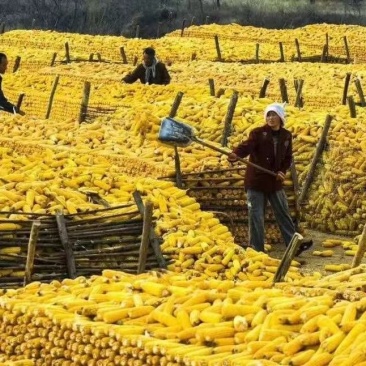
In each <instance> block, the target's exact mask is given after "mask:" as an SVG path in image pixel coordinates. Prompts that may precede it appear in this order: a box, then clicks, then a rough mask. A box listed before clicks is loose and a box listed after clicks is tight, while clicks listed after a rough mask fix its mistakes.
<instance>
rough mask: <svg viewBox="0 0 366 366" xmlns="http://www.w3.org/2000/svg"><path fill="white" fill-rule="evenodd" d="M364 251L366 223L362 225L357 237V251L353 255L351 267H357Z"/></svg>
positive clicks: (365, 245)
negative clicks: (360, 232)
mask: <svg viewBox="0 0 366 366" xmlns="http://www.w3.org/2000/svg"><path fill="white" fill-rule="evenodd" d="M365 251H366V224H365V225H364V226H363V230H362V234H361V235H360V237H359V239H358V247H357V252H356V254H355V256H354V257H353V261H352V266H351V267H352V268H355V267H358V266H359V265H360V264H361V262H362V258H363V255H364V254H365Z"/></svg>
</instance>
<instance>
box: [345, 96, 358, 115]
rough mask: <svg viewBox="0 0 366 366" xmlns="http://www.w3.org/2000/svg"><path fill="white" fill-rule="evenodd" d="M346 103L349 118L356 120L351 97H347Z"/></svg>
mask: <svg viewBox="0 0 366 366" xmlns="http://www.w3.org/2000/svg"><path fill="white" fill-rule="evenodd" d="M347 101H348V108H349V113H350V116H351V118H356V117H357V112H356V104H355V101H354V99H353V97H352V96H349V97H347Z"/></svg>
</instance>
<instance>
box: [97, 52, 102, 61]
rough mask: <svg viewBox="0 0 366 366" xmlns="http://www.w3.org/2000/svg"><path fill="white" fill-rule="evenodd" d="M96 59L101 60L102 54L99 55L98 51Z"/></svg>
mask: <svg viewBox="0 0 366 366" xmlns="http://www.w3.org/2000/svg"><path fill="white" fill-rule="evenodd" d="M97 59H98V61H99V62H102V56H101V55H100V53H99V52H97Z"/></svg>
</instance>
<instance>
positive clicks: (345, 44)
mask: <svg viewBox="0 0 366 366" xmlns="http://www.w3.org/2000/svg"><path fill="white" fill-rule="evenodd" d="M343 42H344V48H345V50H346V62H347V64H349V63H350V62H351V54H350V52H349V47H348V42H347V37H346V36H344V37H343Z"/></svg>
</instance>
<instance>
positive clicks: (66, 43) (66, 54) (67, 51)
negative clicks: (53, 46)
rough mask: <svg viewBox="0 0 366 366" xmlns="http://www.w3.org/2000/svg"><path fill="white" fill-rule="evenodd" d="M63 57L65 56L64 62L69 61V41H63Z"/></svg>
mask: <svg viewBox="0 0 366 366" xmlns="http://www.w3.org/2000/svg"><path fill="white" fill-rule="evenodd" d="M65 57H66V62H67V63H70V62H71V58H70V47H69V42H65Z"/></svg>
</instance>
